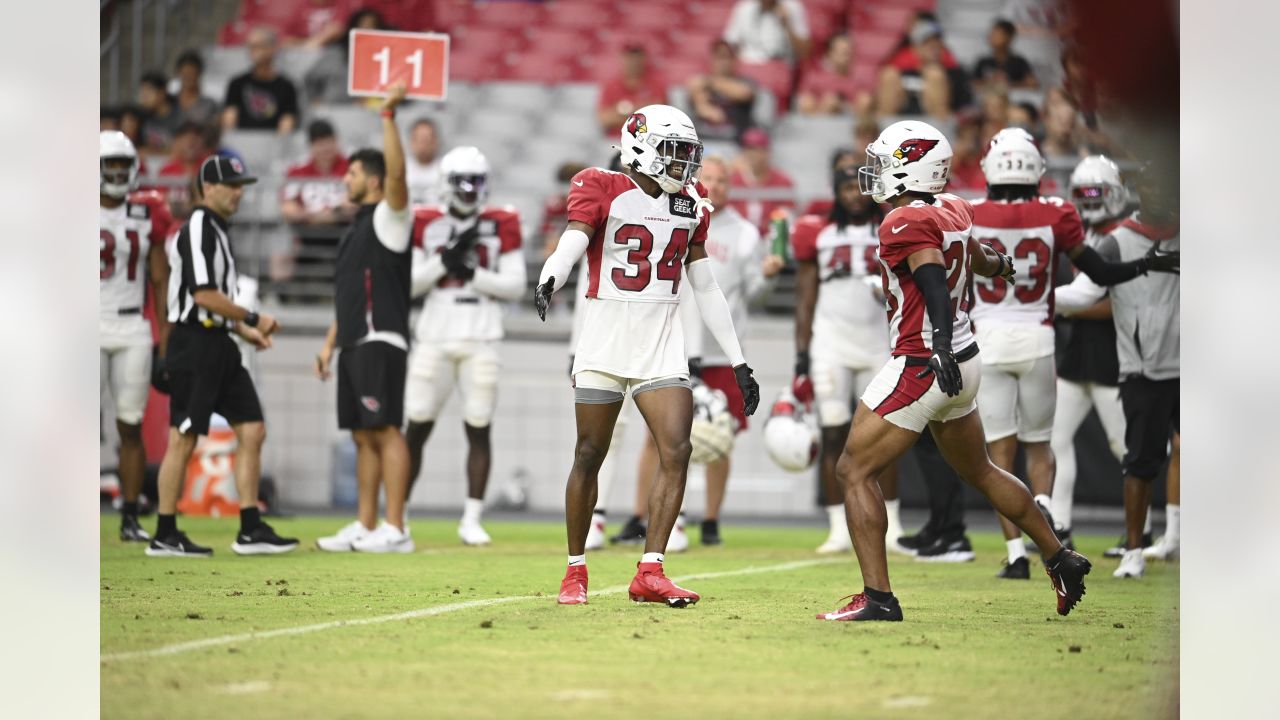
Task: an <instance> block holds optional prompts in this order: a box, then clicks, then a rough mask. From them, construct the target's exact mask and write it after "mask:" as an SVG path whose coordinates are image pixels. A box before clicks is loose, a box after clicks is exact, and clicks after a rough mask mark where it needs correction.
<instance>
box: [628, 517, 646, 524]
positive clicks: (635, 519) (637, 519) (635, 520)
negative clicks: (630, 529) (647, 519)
mask: <svg viewBox="0 0 1280 720" xmlns="http://www.w3.org/2000/svg"><path fill="white" fill-rule="evenodd" d="M627 524H628V525H643V524H644V523H642V522H640V516H639V515H632V516H631V519H630V520H627Z"/></svg>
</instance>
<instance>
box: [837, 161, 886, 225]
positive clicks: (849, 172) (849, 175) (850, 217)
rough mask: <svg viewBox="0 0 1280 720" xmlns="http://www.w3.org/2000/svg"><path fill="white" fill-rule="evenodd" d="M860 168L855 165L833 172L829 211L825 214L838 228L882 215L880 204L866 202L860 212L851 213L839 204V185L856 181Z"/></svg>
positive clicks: (864, 221)
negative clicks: (864, 207) (864, 208)
mask: <svg viewBox="0 0 1280 720" xmlns="http://www.w3.org/2000/svg"><path fill="white" fill-rule="evenodd" d="M860 169H861V168H857V167H851V168H844V169H841V170H836V171H835V173H833V178H832V181H831V195H832V203H831V213H830V214H829V215H828V216H827V219H828V220H830V221H831V222H833V223H835V224H836V227H837V228H838V229H840V230H843V229H845V227H846V226H848V225H852V224H854V223H866V222H869V221H871V220H875V219H878V218H879V217H880V216H881V215H882V212H881V210H880V206H879V205H878V204H876V203H867V209H866V211H865V212H864V213H861V214H857V213H851V212H849V211H848V210H846V209H845V207H844V206H843V205H841V204H840V186H841V185H844V184H846V183H851V182H853V183H856V182H858V171H859V170H860Z"/></svg>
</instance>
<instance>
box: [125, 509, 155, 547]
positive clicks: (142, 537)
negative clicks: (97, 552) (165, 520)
mask: <svg viewBox="0 0 1280 720" xmlns="http://www.w3.org/2000/svg"><path fill="white" fill-rule="evenodd" d="M120 539H121V540H122V541H124V542H150V541H151V533H149V532H147V531H146V530H143V529H142V525H140V524H139V523H138V518H137V517H135V516H133V515H121V516H120Z"/></svg>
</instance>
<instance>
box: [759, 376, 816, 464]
mask: <svg viewBox="0 0 1280 720" xmlns="http://www.w3.org/2000/svg"><path fill="white" fill-rule="evenodd" d="M764 447H765V450H767V451H768V452H769V457H771V458H773V461H774V462H776V463H778V466H779V467H781V468H782V469H783V470H786V471H788V472H800V471H801V470H805V469H807V468H809V467H811V466H812V465H813V461H814V460H816V459H817V458H818V447H819V446H818V421H817V418H816V417H814V414H813V408H812V406H810V405H809V404H806V403H801V402H799V401H797V400H796V396H795V395H793V394H792V393H791V388H789V387H785V388H783V389H782V392H780V393H778V399H777V400H775V401H774V403H773V410H772V411H770V413H769V419H768V420H766V421H765V423H764Z"/></svg>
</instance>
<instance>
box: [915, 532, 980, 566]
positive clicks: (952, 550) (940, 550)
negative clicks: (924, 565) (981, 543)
mask: <svg viewBox="0 0 1280 720" xmlns="http://www.w3.org/2000/svg"><path fill="white" fill-rule="evenodd" d="M974 557H975V555H974V553H973V545H972V544H970V543H969V537H968V536H967V535H961V536H960V537H958V538H941V537H940V538H938V539H937V540H934V541H933V542H932V543H930V544H928V545H926V546H924V547H922V548H920V549H919V550H918V551H917V552H916V560H918V561H919V562H948V563H962V562H973V559H974Z"/></svg>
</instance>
